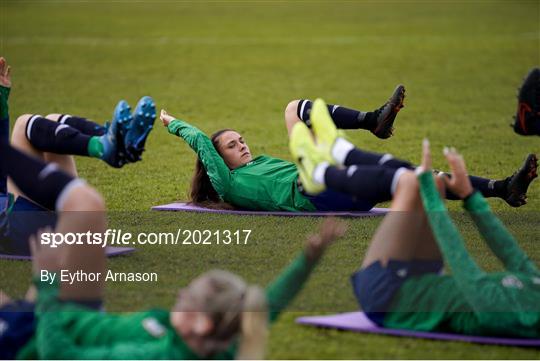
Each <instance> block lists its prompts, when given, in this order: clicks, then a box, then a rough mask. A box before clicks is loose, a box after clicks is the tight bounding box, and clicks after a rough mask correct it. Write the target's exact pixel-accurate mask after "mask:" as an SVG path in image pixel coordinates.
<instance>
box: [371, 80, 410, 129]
mask: <svg viewBox="0 0 540 361" xmlns="http://www.w3.org/2000/svg"><path fill="white" fill-rule="evenodd" d="M404 101H405V86H403V85H401V84H400V85H398V86H397V87H396V89H394V93H393V94H392V96H391V97H390V99H388V101H387V103H390V104H391V105H392V110H391V111H390V113H388V116H387V117H386V118H385V119H383V120H382V121H381V122H380V123H379V124H377V127H376V128H375V130H374V131H373V134H375V135H376V136H377V137H379V138H381V139H387V138H390V137H391V136H392V131H393V130H394V128H393V126H394V120H395V119H396V116H397V114H398V113H399V111H400V110H401V108H403V107H404V106H405V105H403V102H404Z"/></svg>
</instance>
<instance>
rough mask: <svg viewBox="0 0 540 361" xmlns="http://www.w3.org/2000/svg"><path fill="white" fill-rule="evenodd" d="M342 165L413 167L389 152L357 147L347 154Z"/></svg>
mask: <svg viewBox="0 0 540 361" xmlns="http://www.w3.org/2000/svg"><path fill="white" fill-rule="evenodd" d="M344 165H345V166H350V165H380V166H383V167H386V168H402V167H404V168H407V169H414V167H413V166H412V165H411V164H410V163H409V162H406V161H404V160H401V159H397V158H394V157H393V156H392V155H391V154H388V153H387V154H380V153H373V152H367V151H364V150H360V149H358V148H353V149H352V150H351V151H350V152H349V153H348V154H347V157H346V158H345V163H344Z"/></svg>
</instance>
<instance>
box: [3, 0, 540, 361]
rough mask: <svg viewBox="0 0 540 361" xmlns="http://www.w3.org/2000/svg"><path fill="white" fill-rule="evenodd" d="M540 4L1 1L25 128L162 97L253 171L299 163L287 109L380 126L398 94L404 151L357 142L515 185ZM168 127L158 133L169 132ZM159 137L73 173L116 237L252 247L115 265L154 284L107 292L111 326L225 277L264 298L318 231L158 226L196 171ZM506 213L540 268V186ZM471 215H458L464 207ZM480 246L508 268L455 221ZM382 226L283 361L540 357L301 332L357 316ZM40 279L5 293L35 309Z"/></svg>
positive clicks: (316, 299) (269, 221)
mask: <svg viewBox="0 0 540 361" xmlns="http://www.w3.org/2000/svg"><path fill="white" fill-rule="evenodd" d="M539 13H540V5H539V3H538V1H470V2H466V1H440V2H436V1H403V2H399V1H395V2H391V1H384V2H374V1H366V2H354V1H333V2H320V1H317V2H304V1H298V2H284V1H276V2H270V1H260V2H221V1H212V2H185V1H138V2H123V1H114V2H105V1H73V2H68V1H51V2H46V1H6V0H1V1H0V55H2V56H4V57H6V58H7V60H8V62H9V63H10V64H11V65H12V67H13V80H14V87H13V91H12V93H11V101H10V104H11V108H10V110H11V116H12V119H13V120H14V119H15V118H16V117H17V116H18V115H20V114H24V113H39V114H47V113H56V112H60V113H69V114H77V115H83V116H86V117H89V118H92V119H95V120H97V121H100V122H101V121H104V120H106V119H110V116H111V114H112V110H113V108H114V105H115V104H116V102H117V101H118V100H119V99H126V100H128V101H129V102H130V103H131V104H132V105H133V106H134V104H135V103H136V101H137V100H138V98H139V97H141V96H142V95H151V96H152V97H154V99H155V100H156V103H157V106H158V109H161V108H165V109H167V110H168V111H169V113H171V114H173V115H176V116H178V117H180V118H183V119H185V120H189V121H191V122H192V123H194V124H195V125H197V126H198V127H200V128H201V129H202V130H204V131H206V132H212V131H214V130H217V129H221V128H225V127H229V128H234V129H236V130H238V131H240V132H241V133H243V134H244V136H245V138H246V139H247V141H248V144H249V145H250V147H251V150H252V153H253V154H256V155H257V154H261V153H265V154H270V155H273V156H277V157H282V158H285V159H290V156H289V155H288V149H287V140H286V130H285V127H284V122H283V110H284V107H285V105H286V104H287V102H288V101H289V100H292V99H298V98H314V97H322V98H324V99H325V100H327V101H328V102H330V103H336V104H341V105H347V106H351V107H357V108H360V109H364V110H372V109H374V108H376V107H378V106H379V105H380V104H382V102H383V101H385V100H386V99H387V97H388V96H389V95H390V93H391V91H392V90H393V88H394V86H395V85H396V84H398V83H403V84H405V85H406V87H407V99H406V106H405V108H404V109H403V110H402V112H401V113H400V114H399V116H398V119H397V122H396V128H397V129H396V132H395V136H394V137H393V138H391V139H389V140H386V141H382V140H378V139H376V138H375V137H374V136H372V135H371V134H370V133H368V132H363V131H349V132H348V135H349V137H350V139H352V141H354V142H355V143H356V144H357V145H359V146H360V147H362V148H366V149H371V150H375V151H379V152H391V153H393V154H395V155H397V156H399V157H401V158H405V159H409V160H411V161H414V162H418V161H419V158H420V148H421V146H420V144H421V140H422V138H424V137H429V139H430V140H431V144H432V149H433V152H434V166H435V167H436V168H439V169H445V162H444V161H443V157H442V153H440V152H439V150H442V147H443V146H445V145H452V146H455V147H456V148H458V149H459V150H460V151H461V152H462V153H463V154H464V156H465V159H466V160H467V163H468V166H469V171H470V173H471V174H478V175H485V176H488V177H493V178H498V177H505V176H508V175H510V174H511V173H512V172H513V171H514V170H515V169H517V167H518V166H519V165H520V164H521V163H522V161H523V160H524V157H525V155H526V154H527V153H529V152H540V138H526V137H519V136H517V135H516V134H514V133H513V131H512V130H511V129H510V127H509V126H508V124H509V123H510V122H511V117H512V115H513V114H514V112H515V109H516V98H515V95H516V88H517V87H518V86H519V84H520V82H521V80H522V78H523V77H524V76H525V74H526V73H527V72H528V70H529V69H530V68H531V67H533V66H538V64H539V63H540V61H539V60H540V59H539V56H540V49H539V37H540V35H539V34H540V25H539V24H540V21H539ZM158 122H159V120H158ZM158 122H156V127H155V129H154V130H153V132H152V134H151V136H150V138H149V141H148V143H147V151H146V152H145V154H144V160H143V161H142V162H140V163H137V164H132V165H128V166H126V167H124V168H123V169H121V170H116V169H111V168H109V167H108V166H107V165H105V164H103V163H102V162H99V161H96V160H93V159H85V158H77V164H78V167H79V173H80V176H81V177H83V178H85V179H87V180H88V181H89V183H90V184H92V185H94V186H95V187H96V188H97V189H98V190H99V191H100V192H101V193H102V194H103V195H104V197H105V199H106V202H107V205H108V207H109V209H111V210H113V211H114V212H111V227H115V228H122V229H125V230H130V231H133V232H137V231H141V232H142V231H150V230H154V231H167V230H176V229H177V228H182V229H210V230H220V229H245V228H249V229H252V230H253V231H252V235H251V239H250V243H249V244H248V245H247V246H230V247H223V246H212V247H201V246H190V247H188V246H182V247H180V246H177V247H174V248H173V247H171V246H141V247H139V250H138V251H137V252H136V253H135V254H133V255H131V256H129V257H122V258H119V259H113V260H111V261H110V263H109V264H110V267H112V269H114V270H125V271H137V270H144V271H149V272H158V274H159V281H158V283H156V284H152V285H141V284H111V285H109V287H108V291H107V307H108V308H109V309H110V310H135V309H141V308H148V307H152V306H160V307H166V308H168V307H170V306H171V305H172V303H173V301H174V297H175V295H176V291H177V289H178V288H179V287H180V286H182V285H184V284H185V283H186V282H187V281H188V280H189V279H191V278H192V277H193V276H195V275H196V274H198V273H200V272H202V271H204V270H206V269H208V268H212V267H221V268H227V269H230V270H232V271H236V272H239V273H240V274H242V275H243V276H245V277H246V278H247V279H248V280H249V281H251V282H260V283H261V284H265V283H266V282H268V281H269V280H271V279H272V277H273V276H275V275H276V274H277V273H278V272H279V270H280V269H281V267H283V266H284V265H285V264H286V263H287V262H288V261H289V260H290V259H291V258H292V257H293V254H295V253H296V252H297V251H299V250H300V249H301V247H302V243H303V239H304V237H305V235H306V234H307V233H308V232H310V231H312V230H313V229H314V228H315V227H316V226H317V224H318V222H319V220H317V219H309V218H291V219H283V218H273V217H232V216H216V215H199V214H175V213H159V214H154V213H151V212H149V211H148V210H149V208H150V207H151V206H152V205H156V204H162V203H167V202H170V201H174V200H178V199H185V198H186V192H187V190H188V184H189V180H190V177H191V173H192V171H193V167H194V162H195V161H194V156H193V154H192V152H191V151H190V150H189V149H188V147H187V146H186V145H185V144H184V143H183V142H182V141H181V140H180V139H178V138H175V137H173V136H170V135H168V134H167V132H166V130H165V129H164V128H163V127H161V125H160V124H159V123H158ZM490 204H491V205H492V207H493V208H494V209H495V210H496V211H497V212H498V213H499V214H500V215H501V217H502V219H503V221H504V222H505V223H506V224H507V225H508V226H509V228H510V229H511V231H512V232H513V233H514V234H515V235H516V236H517V238H518V239H519V240H520V244H521V245H522V246H523V248H524V249H525V250H526V251H527V252H528V253H529V255H530V256H531V257H532V258H533V259H534V260H535V261H536V262H537V263H538V262H540V247H539V246H538V242H539V238H540V237H539V236H540V233H539V232H540V231H539V229H540V227H539V225H540V213H539V211H540V183H539V182H536V183H533V185H532V188H531V189H530V192H529V204H528V205H526V206H525V207H523V208H520V209H517V210H516V209H511V208H509V207H507V206H506V204H504V202H502V201H500V200H490ZM451 208H452V209H453V210H459V204H457V203H454V204H452V205H451ZM457 217H458V222H459V225H460V228H461V229H462V231H463V233H464V235H465V237H466V238H467V240H468V246H469V247H470V249H471V252H472V253H473V254H474V255H475V257H476V259H477V260H478V262H479V263H480V264H481V265H482V266H483V267H484V268H485V269H488V270H497V269H500V268H501V266H500V263H499V262H498V261H497V260H496V259H495V258H494V257H493V256H491V255H490V254H489V252H488V251H487V249H486V247H485V246H484V245H483V243H482V242H481V239H480V237H479V236H478V235H477V233H476V232H475V230H474V227H473V226H472V224H471V222H470V221H469V220H468V219H467V218H466V217H463V216H462V215H457ZM379 222H380V219H369V220H349V221H348V223H349V227H350V232H349V233H348V234H347V236H346V238H345V239H343V240H342V241H340V242H338V243H337V244H336V245H335V246H334V247H333V248H331V249H330V250H329V252H328V254H327V255H326V256H325V258H324V260H323V261H322V263H321V264H320V265H319V267H318V269H317V270H316V272H315V273H314V274H313V277H312V278H311V280H310V282H309V283H308V284H307V286H306V288H305V289H304V291H303V292H302V293H301V295H300V297H298V298H297V299H296V301H295V302H294V304H293V305H291V306H290V308H289V310H290V312H288V313H286V314H284V315H283V317H282V318H281V319H280V321H279V322H278V323H277V324H275V325H274V326H273V329H272V332H271V339H270V346H269V355H268V356H269V357H271V358H289V359H291V358H329V359H340V358H342V359H343V358H345V359H349V358H371V359H373V358H435V359H438V358H447V359H455V358H488V359H492V358H493V359H506V358H518V359H519V358H529V359H538V358H540V353H539V351H538V350H531V349H529V350H527V349H520V348H511V347H497V346H480V345H472V344H465V343H458V342H436V341H426V340H414V339H401V338H393V337H384V336H373V335H364V334H354V333H346V332H336V331H328V330H316V329H312V328H307V327H302V326H298V325H295V324H294V322H293V321H294V319H295V317H297V316H298V315H304V314H307V313H330V312H340V311H348V310H352V309H355V308H356V307H357V306H356V302H355V300H354V297H353V294H352V291H351V287H350V285H349V281H348V277H349V275H350V274H351V273H352V272H353V271H354V270H355V269H356V268H357V267H358V266H359V263H360V261H361V258H362V256H363V252H365V250H366V247H367V245H368V242H369V239H370V236H371V235H372V234H373V232H374V230H375V228H376V227H377V225H378V224H379ZM29 280H30V264H29V263H22V262H7V261H1V262H0V288H1V289H5V290H7V291H8V292H9V293H11V294H12V295H14V296H21V295H22V294H23V292H24V290H25V288H26V286H27V284H28V282H29Z"/></svg>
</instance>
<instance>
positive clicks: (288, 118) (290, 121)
mask: <svg viewBox="0 0 540 361" xmlns="http://www.w3.org/2000/svg"><path fill="white" fill-rule="evenodd" d="M298 104H300V100H292V101H290V102H289V104H287V106H286V107H285V125H286V126H287V130H288V131H289V133H290V132H291V129H292V127H293V126H294V124H296V123H297V122H299V121H300V118H299V117H298Z"/></svg>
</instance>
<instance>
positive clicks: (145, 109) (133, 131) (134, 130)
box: [125, 96, 156, 151]
mask: <svg viewBox="0 0 540 361" xmlns="http://www.w3.org/2000/svg"><path fill="white" fill-rule="evenodd" d="M155 119H156V104H155V102H154V100H153V99H152V98H151V97H149V96H145V97H143V98H142V99H141V100H140V101H139V103H138V104H137V107H136V108H135V112H134V116H133V120H132V121H131V126H130V129H129V130H128V133H127V135H126V139H125V144H126V148H130V149H135V150H137V151H141V150H142V148H144V144H145V142H146V138H147V137H148V135H149V134H150V131H151V130H152V128H153V127H154V121H155Z"/></svg>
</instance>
